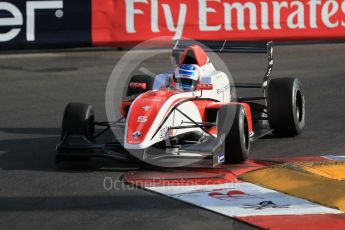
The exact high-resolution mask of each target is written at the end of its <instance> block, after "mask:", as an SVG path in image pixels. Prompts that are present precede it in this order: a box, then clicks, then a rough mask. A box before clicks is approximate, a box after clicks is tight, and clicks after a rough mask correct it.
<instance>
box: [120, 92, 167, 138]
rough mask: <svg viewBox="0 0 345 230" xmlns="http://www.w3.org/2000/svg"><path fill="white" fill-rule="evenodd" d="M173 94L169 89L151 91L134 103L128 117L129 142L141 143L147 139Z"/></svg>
mask: <svg viewBox="0 0 345 230" xmlns="http://www.w3.org/2000/svg"><path fill="white" fill-rule="evenodd" d="M172 95H174V93H173V92H171V91H167V90H159V91H149V92H147V93H144V94H142V95H140V96H139V97H138V98H137V99H136V100H135V101H134V102H133V103H132V105H131V108H130V110H129V114H128V117H127V136H126V139H127V143H128V144H141V143H142V142H143V141H144V140H145V138H146V137H147V135H148V133H149V132H150V130H151V129H152V128H153V127H152V125H153V124H154V122H155V120H157V119H158V118H157V116H158V114H159V111H160V109H161V107H162V106H163V104H164V103H165V102H166V101H167V100H168V99H169V98H170V97H171V96H172ZM162 119H163V118H162ZM160 122H161V121H160ZM153 131H155V130H153Z"/></svg>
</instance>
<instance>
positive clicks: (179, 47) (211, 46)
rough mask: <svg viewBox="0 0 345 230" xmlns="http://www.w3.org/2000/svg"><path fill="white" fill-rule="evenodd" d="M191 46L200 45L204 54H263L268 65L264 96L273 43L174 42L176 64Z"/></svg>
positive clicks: (264, 89) (269, 73)
mask: <svg viewBox="0 0 345 230" xmlns="http://www.w3.org/2000/svg"><path fill="white" fill-rule="evenodd" d="M191 45H200V46H201V47H202V48H203V49H204V50H205V51H206V52H216V53H263V54H264V53H265V54H267V58H268V65H267V69H266V73H265V76H264V78H263V82H262V85H261V87H262V89H263V91H264V94H265V96H266V90H267V86H268V81H269V78H270V75H271V72H272V69H273V42H272V41H268V42H250V41H227V40H225V41H205V40H201V41H194V40H175V41H174V42H173V49H172V55H173V57H174V58H175V61H176V63H179V53H180V52H184V50H185V49H186V48H187V47H188V46H191Z"/></svg>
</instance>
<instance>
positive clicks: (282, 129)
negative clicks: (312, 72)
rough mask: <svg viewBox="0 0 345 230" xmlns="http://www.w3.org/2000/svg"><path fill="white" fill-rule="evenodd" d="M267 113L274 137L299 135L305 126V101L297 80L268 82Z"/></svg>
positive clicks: (278, 79) (284, 79)
mask: <svg viewBox="0 0 345 230" xmlns="http://www.w3.org/2000/svg"><path fill="white" fill-rule="evenodd" d="M267 112H268V119H269V123H270V126H271V128H272V129H273V130H274V131H273V133H274V134H275V135H277V136H282V137H293V136H296V135H299V134H301V132H302V130H303V128H304V126H305V99H304V95H303V91H302V88H301V83H300V80H299V79H298V78H277V79H272V80H271V81H270V83H269V85H268V90H267Z"/></svg>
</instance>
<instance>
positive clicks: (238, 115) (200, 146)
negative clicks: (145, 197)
mask: <svg viewBox="0 0 345 230" xmlns="http://www.w3.org/2000/svg"><path fill="white" fill-rule="evenodd" d="M207 51H215V52H235V53H236V52H241V53H242V52H246V53H267V55H268V67H267V71H266V74H265V75H264V79H263V83H260V84H253V83H249V84H245V83H232V82H230V81H229V77H228V76H227V75H226V74H225V73H224V72H221V71H218V70H217V69H216V68H215V67H214V65H213V64H212V61H211V60H210V59H209V57H208V55H207V53H206V52H207ZM180 52H182V53H183V54H182V57H181V58H179V53H180ZM272 54H273V47H272V42H268V43H248V42H229V41H212V42H206V41H200V42H198V45H195V44H193V43H192V42H191V41H182V40H181V41H177V42H176V43H175V44H174V48H173V55H174V57H175V58H176V60H178V63H179V65H178V67H177V68H176V70H175V71H172V72H166V73H163V74H159V75H157V76H155V77H154V78H152V77H150V76H134V77H132V79H130V81H129V84H128V89H127V93H126V97H124V99H123V102H122V108H121V112H122V115H123V117H122V118H120V119H119V121H117V122H98V121H96V120H95V116H94V113H93V109H92V106H91V105H89V104H85V103H70V104H68V105H67V107H66V109H65V112H64V117H63V122H62V132H61V142H60V143H59V144H58V145H57V158H56V159H57V161H62V160H66V159H70V158H79V157H80V158H85V157H86V158H88V157H104V156H105V157H111V158H115V159H120V160H126V159H132V158H135V159H140V160H143V161H146V162H149V163H152V164H157V162H159V163H158V164H159V165H161V166H162V165H163V166H180V165H184V166H185V165H186V164H189V163H190V164H192V163H195V159H212V165H213V166H214V165H217V164H220V163H226V164H229V163H240V162H243V161H245V160H246V159H247V157H248V153H249V150H250V142H252V141H254V140H256V139H258V138H260V137H263V136H264V135H267V134H270V133H272V132H273V134H274V135H277V136H285V137H287V136H289V137H290V136H296V135H299V134H300V133H301V132H302V129H303V128H304V125H305V100H304V96H303V92H302V89H301V85H300V81H299V79H297V78H275V79H270V73H271V70H272V66H273V56H272ZM235 88H251V89H253V90H255V89H256V88H257V89H259V90H260V89H261V90H262V92H263V93H262V95H261V96H258V97H235V96H234V93H233V92H234V89H235ZM121 125H122V127H123V129H124V130H123V137H121V138H115V139H111V140H110V141H106V142H99V141H98V138H99V137H100V136H101V135H102V134H104V133H105V131H107V130H109V129H111V128H112V127H119V126H121ZM96 126H103V127H105V129H104V130H102V131H101V132H100V133H98V134H95V127H96ZM133 156H134V157H133ZM176 162H181V163H176Z"/></svg>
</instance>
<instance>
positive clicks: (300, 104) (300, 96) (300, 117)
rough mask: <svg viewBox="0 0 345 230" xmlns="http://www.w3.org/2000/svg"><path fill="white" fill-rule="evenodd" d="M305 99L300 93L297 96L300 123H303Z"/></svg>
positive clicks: (297, 112) (298, 120)
mask: <svg viewBox="0 0 345 230" xmlns="http://www.w3.org/2000/svg"><path fill="white" fill-rule="evenodd" d="M303 113H304V110H303V99H302V95H301V92H300V91H297V94H296V119H297V122H298V123H301V122H302V121H303Z"/></svg>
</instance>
